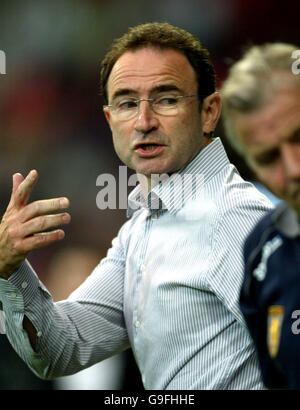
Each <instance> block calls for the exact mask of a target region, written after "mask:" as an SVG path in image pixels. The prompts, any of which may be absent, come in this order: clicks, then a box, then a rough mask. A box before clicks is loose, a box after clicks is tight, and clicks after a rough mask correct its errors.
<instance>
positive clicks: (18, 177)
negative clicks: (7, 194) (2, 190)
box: [12, 172, 24, 194]
mask: <svg viewBox="0 0 300 410" xmlns="http://www.w3.org/2000/svg"><path fill="white" fill-rule="evenodd" d="M23 181H24V177H23V175H22V174H20V173H18V172H17V173H16V174H14V175H13V188H12V194H14V193H15V192H16V190H17V188H18V186H19V185H20V184H21V182H23Z"/></svg>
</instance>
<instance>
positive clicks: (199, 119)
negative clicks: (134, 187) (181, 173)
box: [104, 48, 213, 177]
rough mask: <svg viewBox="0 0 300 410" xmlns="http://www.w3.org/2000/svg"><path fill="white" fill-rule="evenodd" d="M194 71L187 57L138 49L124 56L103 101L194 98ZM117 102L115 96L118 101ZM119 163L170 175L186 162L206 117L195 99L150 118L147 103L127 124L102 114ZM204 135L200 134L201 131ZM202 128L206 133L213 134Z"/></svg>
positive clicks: (199, 141) (198, 142)
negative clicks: (175, 110) (167, 113)
mask: <svg viewBox="0 0 300 410" xmlns="http://www.w3.org/2000/svg"><path fill="white" fill-rule="evenodd" d="M197 91H198V90H197V81H196V75H195V72H194V70H193V68H192V66H191V65H190V63H189V62H188V60H187V58H186V57H185V56H184V55H183V54H181V53H179V52H177V51H175V50H171V49H168V50H157V49H153V48H142V49H138V50H136V51H128V52H125V53H124V54H123V55H122V56H121V57H120V58H119V59H118V60H117V62H116V63H115V65H114V67H113V69H112V71H111V73H110V76H109V80H108V101H109V104H111V103H112V102H113V101H114V100H116V98H117V96H120V94H121V95H122V98H123V97H125V98H126V97H135V98H156V97H160V96H163V95H168V96H169V95H174V96H178V95H192V94H197ZM118 98H119V97H118ZM202 112H203V110H202ZM104 113H105V116H106V118H107V120H108V123H109V126H110V128H111V131H112V136H113V143H114V147H115V150H116V153H117V154H118V156H119V158H120V159H121V160H122V161H123V162H124V163H125V164H126V165H127V166H128V167H130V168H132V169H134V170H136V172H137V173H139V174H143V175H146V176H147V177H149V176H150V175H151V174H162V173H168V174H170V173H173V172H176V171H178V170H179V169H180V168H182V167H183V166H184V165H185V164H187V163H188V162H190V160H191V159H192V158H194V157H195V156H196V155H197V154H198V152H199V151H200V149H201V147H202V145H203V138H202V136H203V130H202V125H203V122H204V123H205V127H206V128H207V127H209V126H208V125H207V122H208V120H207V117H206V116H205V115H204V114H202V113H200V111H199V100H198V98H197V97H194V98H186V99H183V101H181V102H180V104H178V113H177V115H175V116H164V115H161V114H156V113H155V112H153V110H152V109H151V108H150V105H149V103H148V102H147V101H142V102H141V103H140V109H139V112H138V113H137V114H136V115H135V116H134V117H133V118H131V119H129V120H126V121H120V118H118V115H116V114H115V113H114V112H111V111H110V110H109V109H104ZM206 128H204V127H203V129H204V131H205V129H206ZM210 128H211V129H209V130H208V129H207V131H206V132H210V131H211V130H212V129H213V125H211V126H210Z"/></svg>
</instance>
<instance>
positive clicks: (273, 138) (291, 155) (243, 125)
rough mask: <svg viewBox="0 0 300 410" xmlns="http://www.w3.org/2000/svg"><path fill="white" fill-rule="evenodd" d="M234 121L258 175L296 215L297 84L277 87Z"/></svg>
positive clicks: (299, 191) (299, 172)
mask: <svg viewBox="0 0 300 410" xmlns="http://www.w3.org/2000/svg"><path fill="white" fill-rule="evenodd" d="M234 125H235V132H236V135H237V136H238V138H239V140H240V142H241V144H242V145H243V147H244V150H245V156H246V158H247V160H248V163H249V165H250V166H251V167H252V169H253V170H254V171H255V172H256V174H257V176H258V178H259V179H260V180H261V181H262V182H263V183H264V184H265V185H266V186H267V187H268V188H269V189H270V190H271V191H272V192H273V193H274V194H275V195H276V196H278V197H279V198H282V199H284V200H285V201H286V202H287V203H289V204H290V206H291V207H292V208H294V209H295V210H296V212H297V213H298V215H300V87H295V86H294V87H289V88H286V89H284V90H281V91H278V92H277V93H275V94H274V95H273V97H272V98H271V100H270V101H269V102H268V103H267V104H266V105H265V106H264V107H263V108H262V109H260V110H259V111H257V112H254V113H252V114H248V115H241V116H237V118H236V120H235V121H234Z"/></svg>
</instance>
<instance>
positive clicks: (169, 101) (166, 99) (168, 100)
mask: <svg viewBox="0 0 300 410" xmlns="http://www.w3.org/2000/svg"><path fill="white" fill-rule="evenodd" d="M155 104H156V105H160V106H161V107H168V106H172V105H176V104H177V98H176V97H175V96H171V95H170V96H169V95H166V96H163V97H160V98H158V99H157V100H156V101H155Z"/></svg>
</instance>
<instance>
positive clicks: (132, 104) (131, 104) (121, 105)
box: [115, 100, 138, 111]
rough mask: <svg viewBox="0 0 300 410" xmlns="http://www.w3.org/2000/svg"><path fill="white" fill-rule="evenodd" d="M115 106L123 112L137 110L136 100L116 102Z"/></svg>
mask: <svg viewBox="0 0 300 410" xmlns="http://www.w3.org/2000/svg"><path fill="white" fill-rule="evenodd" d="M115 106H116V108H117V109H118V110H121V111H123V110H124V111H125V110H131V109H134V108H137V106H138V104H137V101H136V100H122V101H118V102H116V104H115Z"/></svg>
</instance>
